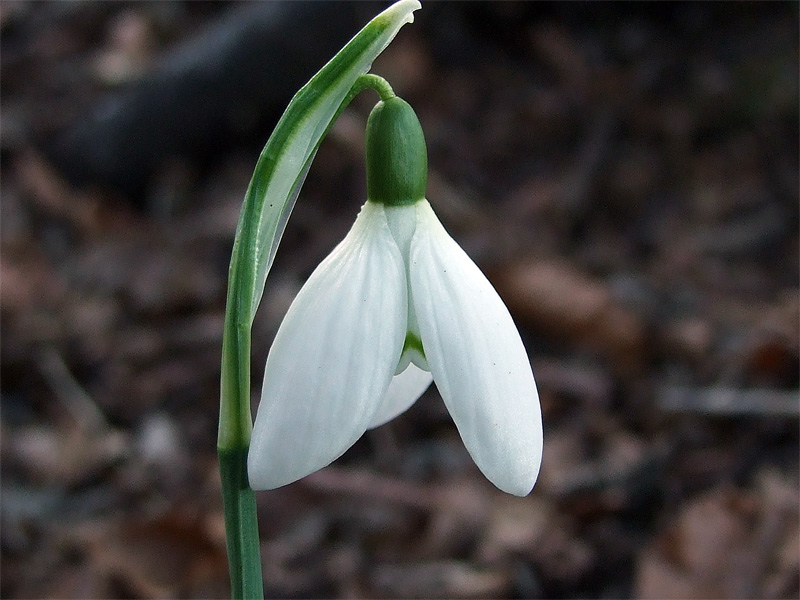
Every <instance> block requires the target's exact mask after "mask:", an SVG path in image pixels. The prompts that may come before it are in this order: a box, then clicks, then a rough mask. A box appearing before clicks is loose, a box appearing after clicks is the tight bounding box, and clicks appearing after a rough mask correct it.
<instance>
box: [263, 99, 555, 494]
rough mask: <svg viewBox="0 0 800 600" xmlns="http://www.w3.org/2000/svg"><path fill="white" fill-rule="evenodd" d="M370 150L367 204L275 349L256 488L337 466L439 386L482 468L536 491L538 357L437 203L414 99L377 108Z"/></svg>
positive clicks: (511, 488) (516, 489) (501, 482)
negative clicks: (431, 197) (369, 433)
mask: <svg viewBox="0 0 800 600" xmlns="http://www.w3.org/2000/svg"><path fill="white" fill-rule="evenodd" d="M366 154H367V188H368V194H367V202H366V204H364V206H363V207H362V208H361V212H360V213H359V214H358V217H357V218H356V221H355V224H354V225H353V227H352V229H351V230H350V232H349V233H348V234H347V236H346V237H345V238H344V240H343V241H342V242H341V243H340V244H339V245H338V246H337V247H336V248H335V249H334V250H333V252H332V253H331V254H330V255H329V256H328V257H327V258H326V259H325V260H324V261H323V262H322V263H321V264H320V265H319V266H318V267H317V269H316V270H315V271H314V272H313V274H312V275H311V277H310V278H309V280H308V281H307V282H306V284H305V285H304V286H303V288H302V289H301V290H300V292H299V294H298V295H297V297H296V298H295V300H294V302H293V303H292V305H291V307H290V308H289V311H288V313H287V314H286V317H285V318H284V320H283V323H282V324H281V326H280V329H279V330H278V333H277V335H276V337H275V341H274V342H273V345H272V348H271V350H270V353H269V357H268V359H267V365H266V371H265V374H264V386H263V390H262V395H261V404H260V406H259V409H258V415H257V417H256V421H255V425H254V429H253V436H252V440H251V445H250V452H249V456H248V475H249V481H250V485H251V487H252V488H253V489H273V488H276V487H280V486H282V485H285V484H288V483H291V482H293V481H296V480H298V479H300V478H302V477H304V476H306V475H308V474H310V473H312V472H314V471H316V470H318V469H320V468H322V467H324V466H326V465H328V464H330V463H331V462H332V461H334V460H335V459H336V458H338V457H339V456H341V455H342V454H343V453H344V452H345V451H346V450H347V449H348V448H349V447H350V446H352V445H353V444H354V443H355V442H356V441H357V440H358V439H359V438H360V437H361V435H362V434H363V433H364V432H365V431H366V430H367V429H369V428H372V427H377V426H378V425H381V424H383V423H385V422H387V421H389V420H391V419H393V418H394V417H396V416H397V415H399V414H400V413H402V412H403V411H405V410H406V409H408V408H409V407H410V406H411V405H412V404H413V403H414V402H415V401H416V400H417V398H419V397H420V396H421V395H422V394H423V393H424V392H425V390H426V389H427V388H428V386H429V385H430V384H431V381H435V382H436V387H437V388H438V389H439V392H440V394H441V396H442V398H443V399H444V402H445V404H446V406H447V409H448V410H449V412H450V414H451V415H452V418H453V420H454V421H455V424H456V426H457V427H458V431H459V433H460V434H461V438H462V440H463V441H464V444H465V446H466V448H467V450H468V451H469V453H470V455H471V456H472V458H473V459H474V461H475V463H476V464H477V465H478V467H479V468H480V469H481V471H482V472H483V473H484V474H485V475H486V477H487V478H488V479H489V480H490V481H492V483H494V484H495V485H496V486H497V487H498V488H500V489H501V490H504V491H506V492H509V493H511V494H515V495H518V496H524V495H526V494H528V493H529V492H530V491H531V489H532V487H533V484H534V482H535V481H536V477H537V475H538V472H539V465H540V463H541V455H542V422H541V411H540V407H539V398H538V395H537V392H536V384H535V383H534V379H533V373H532V372H531V367H530V362H529V360H528V356H527V353H526V352H525V348H524V347H523V345H522V341H521V340H520V336H519V333H518V331H517V329H516V327H515V326H514V323H513V321H512V319H511V315H510V314H509V312H508V309H507V308H506V306H505V305H504V304H503V301H502V300H501V299H500V297H499V296H498V294H497V292H496V291H495V290H494V288H493V287H492V285H491V284H490V283H489V281H488V280H487V279H486V277H485V276H484V275H483V273H481V271H480V270H479V269H478V267H477V266H476V265H475V264H474V263H473V262H472V260H470V258H469V257H468V256H467V254H466V253H465V252H464V251H463V250H462V249H461V248H460V247H459V246H458V244H457V243H456V242H455V241H454V240H453V239H452V238H451V237H450V236H449V235H448V233H447V232H446V231H445V229H444V227H443V226H442V224H441V223H440V222H439V219H438V218H437V217H436V215H435V214H434V212H433V210H432V209H431V207H430V204H429V203H428V201H427V200H426V199H425V186H426V180H427V152H426V148H425V140H424V136H423V134H422V128H421V127H420V124H419V121H418V119H417V117H416V115H415V114H414V111H413V109H412V108H411V107H410V106H409V105H408V104H407V103H406V102H405V101H403V100H401V99H400V98H397V97H393V98H390V99H388V100H385V101H382V102H380V103H378V105H377V106H376V107H375V109H374V110H373V111H372V114H371V115H370V118H369V122H368V124H367V151H366Z"/></svg>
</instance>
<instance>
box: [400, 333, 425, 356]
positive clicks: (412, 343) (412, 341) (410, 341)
mask: <svg viewBox="0 0 800 600" xmlns="http://www.w3.org/2000/svg"><path fill="white" fill-rule="evenodd" d="M408 350H416V351H417V352H419V353H420V354H421V355H422V358H425V350H424V349H423V348H422V340H421V339H419V338H418V337H417V336H416V335H414V334H413V333H411V332H410V331H409V332H408V333H406V339H405V341H404V342H403V354H405V353H406V351H408Z"/></svg>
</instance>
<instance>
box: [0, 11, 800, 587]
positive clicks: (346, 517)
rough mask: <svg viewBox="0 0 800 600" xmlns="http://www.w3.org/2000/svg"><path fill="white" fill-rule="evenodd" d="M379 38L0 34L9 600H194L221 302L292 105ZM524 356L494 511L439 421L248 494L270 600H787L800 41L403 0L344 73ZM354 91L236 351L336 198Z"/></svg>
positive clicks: (310, 256) (793, 17) (310, 32)
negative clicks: (398, 133)
mask: <svg viewBox="0 0 800 600" xmlns="http://www.w3.org/2000/svg"><path fill="white" fill-rule="evenodd" d="M384 6H385V4H384V3H376V2H363V3H295V2H279V3H266V2H265V3H232V2H213V3H212V2H174V1H173V2H148V3H138V2H114V3H110V2H70V3H61V2H52V3H49V2H30V1H24V0H20V1H17V2H12V1H4V2H3V3H2V5H0V33H2V38H1V42H2V55H1V57H0V60H1V62H0V65H1V66H2V88H0V98H1V100H2V115H1V119H0V125H1V131H2V144H1V145H0V166H1V167H2V179H1V180H0V193H1V194H2V254H1V255H0V266H1V267H2V270H0V274H1V275H2V287H1V288H0V290H1V292H2V294H1V295H0V300H1V303H0V308H1V310H0V318H1V320H2V354H1V355H0V356H1V357H2V412H0V415H1V416H2V418H1V419H0V428H1V432H2V445H1V448H2V495H1V496H0V499H1V501H2V504H1V510H0V524H1V525H2V538H1V539H2V568H3V577H2V583H1V584H0V593H1V594H2V596H3V597H6V598H19V597H52V598H134V597H136V598H167V597H185V598H189V597H206V598H210V597H223V596H225V595H227V594H228V587H227V585H228V584H227V564H226V557H225V545H224V530H223V518H222V509H221V499H220V491H219V480H218V474H217V464H216V455H215V452H216V448H215V443H216V418H217V411H218V396H219V390H218V385H219V383H218V378H219V359H220V344H221V331H222V321H223V312H224V301H225V288H226V276H227V266H228V260H229V257H230V250H231V245H232V242H233V233H234V229H235V224H236V220H237V217H238V214H239V209H240V207H241V201H242V198H243V195H244V191H245V189H246V187H247V184H248V181H249V178H250V175H251V174H252V169H253V166H254V165H255V161H256V158H257V156H258V153H259V151H260V149H261V147H262V146H263V144H264V143H265V142H266V140H267V138H268V136H269V134H270V132H271V130H272V127H273V126H274V124H275V122H276V120H277V118H278V117H279V116H280V114H281V112H282V111H283V109H284V108H285V106H286V104H287V103H288V101H289V99H290V98H291V96H292V95H293V93H294V92H295V91H296V90H297V89H298V88H299V87H300V86H301V85H302V84H303V83H304V82H305V81H307V80H308V79H309V78H310V76H311V75H312V74H313V73H314V72H316V70H317V69H319V68H320V67H321V66H322V65H323V64H324V63H325V62H326V61H327V60H328V59H329V58H330V57H331V56H332V54H333V53H334V52H335V51H336V50H337V49H338V48H340V47H341V46H342V45H343V44H344V43H345V42H346V41H347V40H348V39H349V38H350V37H352V36H353V35H354V34H355V33H356V32H357V31H358V29H360V27H361V26H362V25H363V24H364V23H366V22H367V21H368V20H369V19H370V18H371V17H372V16H373V15H375V14H376V13H377V12H378V11H379V10H381V9H382V8H383V7H384ZM373 71H374V72H376V73H378V74H380V75H383V76H385V77H386V78H388V79H389V81H390V82H391V83H392V85H393V86H394V88H395V90H396V91H397V92H398V93H399V94H400V95H401V96H402V97H404V98H405V99H406V100H408V101H409V102H410V103H411V104H412V105H413V106H414V108H415V109H416V111H417V113H418V114H419V116H420V119H421V121H422V124H423V127H424V129H425V132H426V136H427V139H428V147H429V157H430V170H431V174H430V184H429V190H428V192H429V199H430V200H431V203H432V205H433V206H434V208H435V209H436V210H437V212H438V214H439V216H440V217H441V220H442V221H443V223H444V224H445V226H446V227H447V228H448V230H449V231H450V232H451V234H452V235H453V236H454V237H455V238H456V239H457V240H458V241H459V242H460V243H461V244H462V246H463V247H464V248H465V249H466V250H467V252H468V253H469V254H470V255H471V256H472V257H473V259H474V260H475V261H476V262H477V263H478V265H479V266H481V268H482V269H483V270H484V271H485V272H486V273H487V275H488V276H489V278H490V280H491V281H492V282H493V283H494V285H495V286H496V287H497V289H498V291H499V292H500V294H501V296H503V297H504V298H505V299H506V301H507V303H508V305H509V308H510V310H511V312H512V314H513V316H514V318H515V320H516V321H517V323H518V324H519V326H520V329H521V332H522V335H523V339H524V341H525V344H526V346H527V348H528V351H529V353H530V357H531V362H532V365H533V369H534V373H535V375H536V379H537V383H538V386H539V391H540V395H541V402H542V409H543V413H544V422H545V450H544V463H543V466H542V472H541V477H540V479H539V481H538V483H537V485H536V487H535V488H534V491H533V493H532V494H531V495H530V496H529V497H527V498H522V499H520V498H515V497H511V496H508V495H505V494H503V493H502V492H499V491H497V490H496V489H494V488H493V486H492V485H491V484H490V483H489V482H488V481H487V480H485V479H484V478H483V476H482V475H481V474H480V473H479V471H478V470H477V468H476V467H475V466H474V464H473V463H472V461H471V460H470V458H469V456H468V454H467V452H466V450H465V449H464V447H463V445H462V444H461V442H460V439H459V437H458V433H457V431H456V429H455V426H454V425H453V424H452V422H451V420H450V418H449V416H448V414H447V411H446V410H445V408H444V406H443V404H442V402H441V399H440V398H439V396H438V394H437V392H436V390H435V389H431V390H430V391H429V392H427V393H426V395H425V396H424V397H423V398H422V399H421V400H420V401H419V402H418V403H417V404H416V405H415V406H414V407H412V408H411V409H410V410H409V411H408V412H407V413H406V414H404V415H402V416H401V417H399V418H398V419H396V420H394V421H392V422H391V423H389V424H387V425H386V426H384V427H381V428H379V429H377V430H374V431H371V432H368V433H367V434H366V435H365V436H364V438H362V439H361V440H360V441H359V442H358V443H357V444H356V445H355V446H354V447H353V448H352V449H351V450H350V451H348V452H347V453H346V455H345V456H344V457H342V458H341V459H340V460H338V461H336V463H334V465H332V466H331V467H329V468H327V469H324V470H322V471H320V472H318V473H317V474H315V475H312V476H310V477H308V478H306V479H304V480H302V481H300V482H298V483H296V484H293V485H290V486H287V487H285V488H282V489H280V490H276V491H272V492H265V493H260V494H259V495H258V502H259V515H260V526H261V539H262V556H263V560H264V577H265V590H266V593H267V594H268V595H269V596H274V597H296V598H300V597H346V598H368V597H380V598H410V597H419V598H422V597H454V598H455V597H458V598H479V597H509V598H529V597H530V598H575V597H587V598H588V597H592V598H597V597H603V598H626V597H637V598H667V597H674V598H710V597H717V598H778V597H784V598H792V597H797V595H798V593H800V589H798V577H799V576H800V570H799V569H798V562H799V559H798V555H799V554H800V533H799V531H798V452H799V450H800V448H799V447H798V371H799V369H798V336H799V333H798V329H799V325H798V287H799V285H798V5H797V4H796V3H713V4H705V3H687V4H684V3H648V4H636V3H614V4H606V3H590V4H582V3H554V4H549V3H520V2H502V3H480V2H474V3H436V2H427V3H426V4H425V6H424V7H423V10H421V11H419V12H417V13H416V22H415V23H414V24H413V25H409V26H406V27H404V28H403V29H402V30H401V32H400V34H399V35H398V37H397V39H396V41H395V42H394V43H393V44H392V45H391V46H390V47H389V48H388V49H387V50H386V51H385V53H384V54H383V55H382V56H381V57H380V58H379V60H378V61H376V63H375V65H374V69H373ZM375 101H376V98H375V97H374V95H373V94H371V93H368V92H367V93H363V94H362V95H361V96H360V97H359V98H357V100H356V101H355V102H354V103H353V105H352V106H351V108H350V109H349V110H348V111H347V112H346V113H344V114H343V116H342V117H341V119H340V120H339V121H338V122H337V124H336V126H335V127H334V129H333V130H332V131H331V134H330V135H329V136H328V138H327V139H326V141H325V142H324V143H323V145H322V147H321V149H320V151H319V154H318V156H317V158H316V160H315V162H314V165H313V167H312V169H311V171H310V174H309V176H308V180H307V182H306V184H305V187H304V188H303V191H302V193H301V196H300V199H299V201H298V203H297V207H296V208H295V211H294V214H293V216H292V219H291V220H290V222H289V226H288V228H287V230H286V234H285V237H284V240H283V243H282V245H281V248H280V250H279V252H278V256H277V259H276V261H275V266H274V268H273V270H272V273H271V275H270V278H269V281H268V282H267V286H266V292H265V294H264V299H263V302H262V305H261V310H260V311H259V314H258V317H257V319H256V323H255V326H254V332H253V373H252V378H253V395H254V400H255V399H257V396H258V392H259V389H260V382H261V377H262V372H263V364H264V361H265V359H266V355H267V351H268V349H269V346H270V343H271V340H272V337H273V336H274V334H275V331H276V330H277V327H278V325H279V323H280V320H281V318H282V316H283V314H284V312H285V310H286V309H287V307H288V305H289V303H290V302H291V300H292V298H293V297H294V295H295V294H296V292H297V291H298V290H299V288H300V286H301V285H302V283H303V281H304V280H305V278H306V277H308V275H309V274H310V273H311V271H312V270H313V268H314V267H315V266H316V264H317V263H318V262H319V261H320V260H321V259H322V258H323V257H324V256H325V255H326V254H327V253H328V252H329V251H330V249H331V248H332V247H333V246H334V245H335V244H336V243H337V242H338V241H339V240H340V239H341V238H342V237H343V236H344V234H345V233H346V231H347V230H348V229H349V227H350V225H351V224H352V222H353V220H354V217H355V215H356V213H357V211H358V208H359V206H360V205H361V203H362V202H363V200H364V189H365V186H364V167H363V134H364V124H365V121H366V116H367V114H368V113H369V110H370V108H371V107H372V105H373V104H374V103H375Z"/></svg>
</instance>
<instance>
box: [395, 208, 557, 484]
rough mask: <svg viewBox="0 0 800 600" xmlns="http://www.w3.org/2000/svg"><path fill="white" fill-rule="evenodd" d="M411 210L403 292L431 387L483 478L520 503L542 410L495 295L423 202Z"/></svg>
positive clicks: (532, 469) (536, 458)
mask: <svg viewBox="0 0 800 600" xmlns="http://www.w3.org/2000/svg"><path fill="white" fill-rule="evenodd" d="M417 206H418V209H417V218H418V220H417V230H416V232H415V234H414V239H413V240H412V242H411V251H410V255H409V261H410V264H409V267H410V287H411V295H412V299H413V303H414V308H415V309H416V313H417V320H418V322H419V328H420V333H421V337H422V345H423V347H424V349H425V355H426V357H427V359H428V364H429V365H430V367H431V372H432V373H433V378H434V381H435V382H436V387H438V388H439V392H440V393H441V395H442V398H443V399H444V402H445V404H446V405H447V408H448V410H449V411H450V414H451V415H452V417H453V420H454V421H455V423H456V426H457V427H458V430H459V433H460V434H461V438H462V439H463V440H464V444H465V445H466V447H467V450H469V453H470V454H471V455H472V458H473V459H474V460H475V462H476V463H477V465H478V467H479V468H480V469H481V471H483V473H484V475H486V477H488V478H489V480H490V481H492V483H494V484H495V485H496V486H497V487H498V488H500V489H501V490H503V491H506V492H509V493H511V494H515V495H517V496H524V495H526V494H528V493H529V492H530V491H531V489H532V488H533V484H534V483H535V482H536V478H537V476H538V474H539V466H540V464H541V458H542V417H541V409H540V406H539V396H538V393H537V391H536V384H535V382H534V380H533V373H532V372H531V366H530V362H529V360H528V356H527V353H526V352H525V348H524V346H523V345H522V340H521V339H520V337H519V332H518V331H517V328H516V327H515V325H514V322H513V321H512V319H511V315H510V314H509V313H508V309H507V308H506V306H505V304H503V301H502V300H501V299H500V297H499V296H498V295H497V292H496V291H495V289H494V288H493V287H492V285H491V284H490V283H489V281H488V280H487V279H486V277H485V276H484V275H483V273H481V271H480V269H478V267H477V266H476V265H475V263H473V262H472V260H471V259H470V258H469V257H468V256H467V255H466V253H465V252H464V251H463V250H462V249H461V247H460V246H459V245H458V244H456V242H455V241H454V240H453V239H452V238H451V237H450V236H449V235H448V234H447V232H446V231H445V230H444V227H442V224H441V223H440V222H439V220H438V219H437V218H436V215H435V214H434V213H433V211H432V210H431V208H430V205H429V204H428V203H427V201H425V202H420V203H418V205H417Z"/></svg>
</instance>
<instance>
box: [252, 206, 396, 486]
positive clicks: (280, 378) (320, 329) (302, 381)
mask: <svg viewBox="0 0 800 600" xmlns="http://www.w3.org/2000/svg"><path fill="white" fill-rule="evenodd" d="M406 288H407V286H406V278H405V273H404V264H403V259H402V257H401V255H400V251H399V250H398V248H397V245H396V244H395V242H394V240H393V238H392V236H391V233H390V231H389V228H388V226H387V224H386V217H385V214H384V208H383V206H381V205H377V204H374V203H372V202H367V203H366V204H365V205H364V207H363V208H362V209H361V212H360V213H359V216H358V218H357V219H356V222H355V224H354V225H353V228H352V229H351V230H350V232H349V233H348V234H347V237H345V239H344V240H343V241H342V242H341V243H340V244H339V245H338V246H337V247H336V248H335V249H334V251H333V252H332V253H331V254H330V256H328V257H327V258H326V259H325V260H324V261H323V262H322V263H321V264H320V265H319V267H317V269H316V270H315V271H314V273H313V274H312V275H311V277H310V278H309V280H308V281H307V282H306V284H305V285H304V286H303V288H302V289H301V290H300V293H299V294H298V295H297V298H295V300H294V302H293V303H292V305H291V307H290V308H289V311H288V312H287V314H286V317H285V318H284V320H283V323H282V324H281V327H280V329H279V330H278V333H277V335H276V336H275V341H274V342H273V344H272V349H271V350H270V354H269V358H268V359H267V367H266V371H265V373H264V386H263V389H262V394H261V404H260V406H259V409H258V416H257V417H256V422H255V425H254V428H253V436H252V440H251V443H250V453H249V456H248V460H247V466H248V475H249V478H250V485H251V487H252V488H253V489H273V488H276V487H280V486H282V485H285V484H287V483H291V482H293V481H296V480H297V479H300V478H301V477H304V476H306V475H308V474H309V473H312V472H313V471H316V470H317V469H320V468H322V467H324V466H326V465H328V464H329V463H331V462H332V461H333V460H335V459H336V458H338V457H339V456H340V455H341V454H343V453H344V452H345V450H347V449H348V448H349V447H350V446H351V445H353V444H354V443H355V442H356V440H358V438H359V437H361V435H362V434H363V433H364V431H365V430H366V428H367V426H368V425H369V424H370V422H371V421H372V418H373V416H374V415H375V412H376V411H377V410H378V408H379V407H380V404H381V402H382V400H383V398H384V396H385V394H386V390H387V389H388V387H389V383H390V381H391V379H392V376H393V375H394V370H395V367H396V366H397V361H398V360H399V358H400V352H401V351H402V347H403V340H404V339H405V333H406V314H407V293H406Z"/></svg>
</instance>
